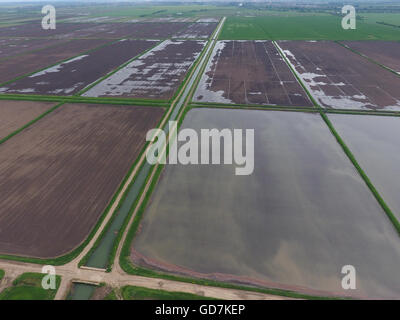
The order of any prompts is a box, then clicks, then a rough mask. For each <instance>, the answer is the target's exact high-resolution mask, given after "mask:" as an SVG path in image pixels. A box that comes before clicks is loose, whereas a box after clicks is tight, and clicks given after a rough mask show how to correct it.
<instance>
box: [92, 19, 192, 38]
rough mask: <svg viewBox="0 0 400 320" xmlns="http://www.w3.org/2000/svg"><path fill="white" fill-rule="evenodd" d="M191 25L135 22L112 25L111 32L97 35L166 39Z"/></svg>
mask: <svg viewBox="0 0 400 320" xmlns="http://www.w3.org/2000/svg"><path fill="white" fill-rule="evenodd" d="M188 25H189V23H184V22H134V23H111V24H109V30H108V31H105V32H100V33H96V34H95V35H94V36H95V37H98V38H110V39H114V38H121V37H129V38H134V39H135V38H136V39H166V38H169V37H171V36H172V35H174V34H175V33H177V32H179V31H180V30H182V29H183V28H185V27H186V26H188Z"/></svg>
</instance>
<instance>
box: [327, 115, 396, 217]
mask: <svg viewBox="0 0 400 320" xmlns="http://www.w3.org/2000/svg"><path fill="white" fill-rule="evenodd" d="M329 119H330V120H331V121H332V123H333V125H334V126H335V128H336V130H337V131H338V133H339V135H340V136H341V137H342V138H343V139H344V141H345V143H346V144H347V146H348V147H349V148H350V150H351V151H352V152H353V154H354V156H355V157H356V159H357V161H358V163H359V164H360V166H361V168H363V169H364V171H365V173H366V174H367V176H368V177H369V178H370V179H371V181H372V183H373V184H374V186H375V187H376V189H377V190H378V192H379V193H380V194H381V196H382V197H383V199H384V200H385V202H386V203H387V204H388V205H389V207H390V208H391V210H392V211H393V213H394V214H395V215H396V217H397V219H399V220H400V197H399V193H400V166H399V164H400V141H399V136H400V119H399V118H398V117H379V116H361V115H339V114H337V115H336V114H330V115H329Z"/></svg>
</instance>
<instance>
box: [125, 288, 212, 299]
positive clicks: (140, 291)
mask: <svg viewBox="0 0 400 320" xmlns="http://www.w3.org/2000/svg"><path fill="white" fill-rule="evenodd" d="M121 294H122V298H123V299H124V300H217V299H214V298H208V297H204V296H199V295H196V294H192V293H186V292H174V291H165V290H159V289H148V288H143V287H136V286H125V287H122V288H121Z"/></svg>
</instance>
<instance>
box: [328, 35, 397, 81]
mask: <svg viewBox="0 0 400 320" xmlns="http://www.w3.org/2000/svg"><path fill="white" fill-rule="evenodd" d="M334 42H336V43H337V44H338V45H340V46H342V47H343V48H346V49H347V50H350V51H351V52H353V53H355V54H357V55H359V56H361V57H363V58H364V59H367V60H368V61H369V62H372V63H374V64H376V65H377V66H380V67H381V68H383V69H386V70H387V71H390V72H391V73H394V74H395V75H396V76H398V77H400V73H399V72H396V71H394V70H393V69H391V68H389V67H387V66H385V65H384V64H382V63H380V62H378V61H376V60H374V59H372V58H370V57H368V56H367V55H365V54H363V53H361V52H359V51H357V50H355V49H352V48H350V47H349V46H348V45H345V44H344V43H341V41H338V40H336V41H334Z"/></svg>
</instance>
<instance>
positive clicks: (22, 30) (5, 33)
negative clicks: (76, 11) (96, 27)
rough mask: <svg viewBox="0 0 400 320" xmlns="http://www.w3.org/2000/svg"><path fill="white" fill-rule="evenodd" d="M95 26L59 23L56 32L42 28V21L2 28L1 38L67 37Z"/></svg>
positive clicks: (0, 30) (0, 29) (0, 31)
mask: <svg viewBox="0 0 400 320" xmlns="http://www.w3.org/2000/svg"><path fill="white" fill-rule="evenodd" d="M91 26H93V24H90V23H57V27H56V29H54V30H45V29H43V28H42V22H41V20H37V21H35V22H30V23H25V24H20V25H17V26H12V27H4V28H0V37H56V36H59V35H61V36H62V35H65V34H68V33H70V32H73V31H75V30H78V29H86V28H90V27H91Z"/></svg>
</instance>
